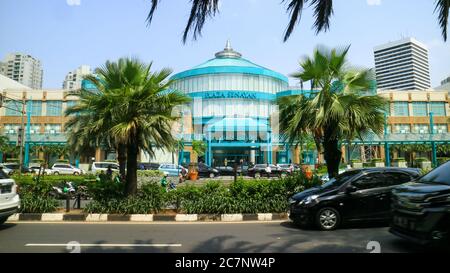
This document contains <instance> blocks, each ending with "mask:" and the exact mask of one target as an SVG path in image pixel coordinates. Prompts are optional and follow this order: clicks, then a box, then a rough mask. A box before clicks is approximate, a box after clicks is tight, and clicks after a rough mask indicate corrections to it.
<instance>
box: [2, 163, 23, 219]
mask: <svg viewBox="0 0 450 273" xmlns="http://www.w3.org/2000/svg"><path fill="white" fill-rule="evenodd" d="M19 208H20V198H19V195H18V194H17V186H16V183H15V182H14V180H13V179H10V178H9V177H8V175H7V174H6V173H5V172H3V171H2V170H1V169H0V225H1V224H3V223H4V222H6V220H8V217H9V216H11V215H13V214H14V213H16V212H17V211H18V210H19Z"/></svg>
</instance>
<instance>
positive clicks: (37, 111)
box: [31, 101, 42, 117]
mask: <svg viewBox="0 0 450 273" xmlns="http://www.w3.org/2000/svg"><path fill="white" fill-rule="evenodd" d="M31 116H33V117H40V116H42V101H33V103H32V104H31Z"/></svg>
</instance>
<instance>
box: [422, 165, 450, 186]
mask: <svg viewBox="0 0 450 273" xmlns="http://www.w3.org/2000/svg"><path fill="white" fill-rule="evenodd" d="M418 182H420V183H427V184H444V185H450V162H447V163H446V164H444V165H442V166H440V167H438V168H436V169H434V170H432V171H431V172H430V173H428V174H426V175H424V176H422V177H421V178H420V179H419V181H418Z"/></svg>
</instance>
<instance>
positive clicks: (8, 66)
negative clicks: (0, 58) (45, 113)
mask: <svg viewBox="0 0 450 273" xmlns="http://www.w3.org/2000/svg"><path fill="white" fill-rule="evenodd" d="M0 73H2V74H3V75H5V76H6V77H8V78H10V79H13V80H15V81H17V82H19V83H21V84H23V85H25V86H28V87H30V88H33V89H42V78H43V74H44V73H43V70H42V65H41V61H39V60H38V59H36V58H34V57H32V56H31V55H28V54H23V53H10V54H8V55H7V56H6V58H5V61H4V63H3V65H0Z"/></svg>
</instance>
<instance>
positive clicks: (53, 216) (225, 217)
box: [8, 213, 289, 223]
mask: <svg viewBox="0 0 450 273" xmlns="http://www.w3.org/2000/svg"><path fill="white" fill-rule="evenodd" d="M287 219H289V217H288V213H258V214H173V215H158V214H131V215H122V214H70V213H67V214H65V213H16V214H13V215H11V216H10V217H9V218H8V221H10V222H24V221H33V222H89V223H92V222H94V223H95V222H103V223H104V222H249V221H253V222H254V221H259V222H269V221H279V220H287Z"/></svg>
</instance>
